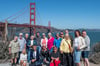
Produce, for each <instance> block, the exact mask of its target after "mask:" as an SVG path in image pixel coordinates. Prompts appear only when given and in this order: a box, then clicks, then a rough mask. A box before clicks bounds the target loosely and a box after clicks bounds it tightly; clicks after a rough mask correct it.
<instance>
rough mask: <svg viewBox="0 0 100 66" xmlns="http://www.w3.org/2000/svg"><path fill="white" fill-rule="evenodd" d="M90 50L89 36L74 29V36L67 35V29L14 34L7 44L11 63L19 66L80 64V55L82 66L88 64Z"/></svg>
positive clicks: (67, 65)
mask: <svg viewBox="0 0 100 66" xmlns="http://www.w3.org/2000/svg"><path fill="white" fill-rule="evenodd" d="M89 51H90V38H89V37H88V35H87V33H86V31H85V30H83V31H82V33H81V32H80V31H79V30H76V31H75V38H74V39H73V37H72V36H71V35H69V31H68V30H66V31H65V35H64V33H63V32H60V33H56V36H55V38H54V37H53V36H52V33H48V38H47V37H46V35H45V33H42V36H40V33H39V32H37V33H36V35H31V36H30V35H29V34H28V33H26V34H25V37H23V33H20V34H19V37H18V36H15V37H14V39H13V40H12V41H11V42H10V44H9V54H10V55H11V63H12V65H16V63H18V64H20V65H21V66H27V63H29V66H44V65H45V66H81V64H80V59H81V57H82V59H83V61H84V66H89V61H88V55H89Z"/></svg>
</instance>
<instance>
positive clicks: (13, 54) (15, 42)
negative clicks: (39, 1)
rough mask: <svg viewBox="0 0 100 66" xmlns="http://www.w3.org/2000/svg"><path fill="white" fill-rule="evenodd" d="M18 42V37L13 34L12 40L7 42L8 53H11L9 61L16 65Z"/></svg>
mask: <svg viewBox="0 0 100 66" xmlns="http://www.w3.org/2000/svg"><path fill="white" fill-rule="evenodd" d="M19 47H20V46H19V42H18V37H17V36H15V37H14V40H12V41H11V42H10V44H9V54H11V63H12V66H13V64H15V65H16V62H17V58H18V52H19Z"/></svg>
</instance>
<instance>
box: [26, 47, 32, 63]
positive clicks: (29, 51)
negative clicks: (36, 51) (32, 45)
mask: <svg viewBox="0 0 100 66" xmlns="http://www.w3.org/2000/svg"><path fill="white" fill-rule="evenodd" d="M27 53H28V54H27V60H28V62H30V54H31V49H29V50H28V52H27Z"/></svg>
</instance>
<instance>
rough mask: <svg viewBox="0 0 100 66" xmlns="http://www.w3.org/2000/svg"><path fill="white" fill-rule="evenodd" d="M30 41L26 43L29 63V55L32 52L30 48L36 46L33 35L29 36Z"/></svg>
mask: <svg viewBox="0 0 100 66" xmlns="http://www.w3.org/2000/svg"><path fill="white" fill-rule="evenodd" d="M30 39H31V40H29V42H28V47H29V50H28V62H30V53H31V50H32V46H33V45H34V44H37V42H36V40H34V36H33V35H32V36H31V38H30Z"/></svg>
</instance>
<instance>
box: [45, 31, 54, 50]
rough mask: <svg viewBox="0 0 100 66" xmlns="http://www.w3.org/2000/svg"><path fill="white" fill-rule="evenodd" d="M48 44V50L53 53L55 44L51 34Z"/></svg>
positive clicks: (49, 34)
mask: <svg viewBox="0 0 100 66" xmlns="http://www.w3.org/2000/svg"><path fill="white" fill-rule="evenodd" d="M48 38H49V39H48V42H47V48H48V49H49V50H50V52H52V47H53V43H54V37H52V34H51V33H48Z"/></svg>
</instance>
